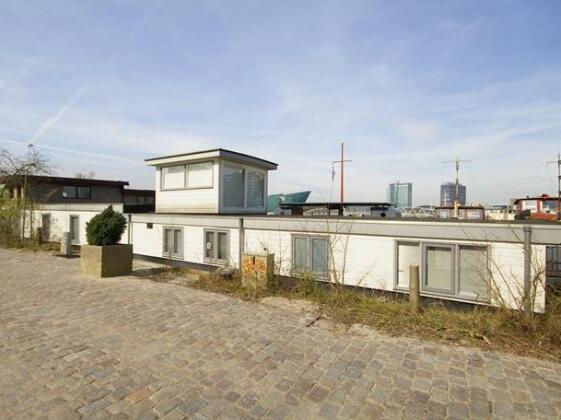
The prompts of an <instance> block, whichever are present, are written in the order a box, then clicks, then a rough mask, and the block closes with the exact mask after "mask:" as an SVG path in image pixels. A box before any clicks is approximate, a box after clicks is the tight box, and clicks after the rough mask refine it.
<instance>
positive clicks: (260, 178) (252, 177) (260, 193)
mask: <svg viewBox="0 0 561 420" xmlns="http://www.w3.org/2000/svg"><path fill="white" fill-rule="evenodd" d="M264 204H265V174H264V173H263V172H254V171H248V172H247V207H248V208H250V209H262V208H263V206H264Z"/></svg>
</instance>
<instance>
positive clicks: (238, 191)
mask: <svg viewBox="0 0 561 420" xmlns="http://www.w3.org/2000/svg"><path fill="white" fill-rule="evenodd" d="M222 194H223V206H224V207H225V208H229V209H243V208H244V194H245V193H244V170H243V169H242V168H238V167H236V166H231V165H224V168H223V174H222Z"/></svg>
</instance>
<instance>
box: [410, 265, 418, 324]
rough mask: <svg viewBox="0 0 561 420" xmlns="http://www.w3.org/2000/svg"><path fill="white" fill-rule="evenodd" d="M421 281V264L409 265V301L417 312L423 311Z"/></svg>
mask: <svg viewBox="0 0 561 420" xmlns="http://www.w3.org/2000/svg"><path fill="white" fill-rule="evenodd" d="M420 289H421V288H420V283H419V266H418V265H410V266H409V303H410V304H411V309H412V310H413V312H415V313H417V314H418V313H419V312H421V290H420Z"/></svg>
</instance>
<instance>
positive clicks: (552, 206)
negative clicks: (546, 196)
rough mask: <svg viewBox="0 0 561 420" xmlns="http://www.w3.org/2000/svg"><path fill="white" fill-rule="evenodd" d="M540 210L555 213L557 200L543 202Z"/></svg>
mask: <svg viewBox="0 0 561 420" xmlns="http://www.w3.org/2000/svg"><path fill="white" fill-rule="evenodd" d="M542 208H543V210H544V211H545V212H546V213H551V212H554V213H555V212H556V211H557V200H544V201H543V203H542Z"/></svg>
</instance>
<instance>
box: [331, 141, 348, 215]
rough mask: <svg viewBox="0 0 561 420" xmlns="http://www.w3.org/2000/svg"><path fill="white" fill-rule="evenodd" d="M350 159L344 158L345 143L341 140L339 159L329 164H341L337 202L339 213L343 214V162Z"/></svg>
mask: <svg viewBox="0 0 561 420" xmlns="http://www.w3.org/2000/svg"><path fill="white" fill-rule="evenodd" d="M351 162H352V160H345V143H344V142H341V159H340V160H334V161H333V162H331V165H332V166H334V165H335V164H336V163H339V164H341V179H340V181H341V185H340V189H339V202H340V209H339V214H340V215H341V216H342V215H343V203H344V202H345V163H351Z"/></svg>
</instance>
